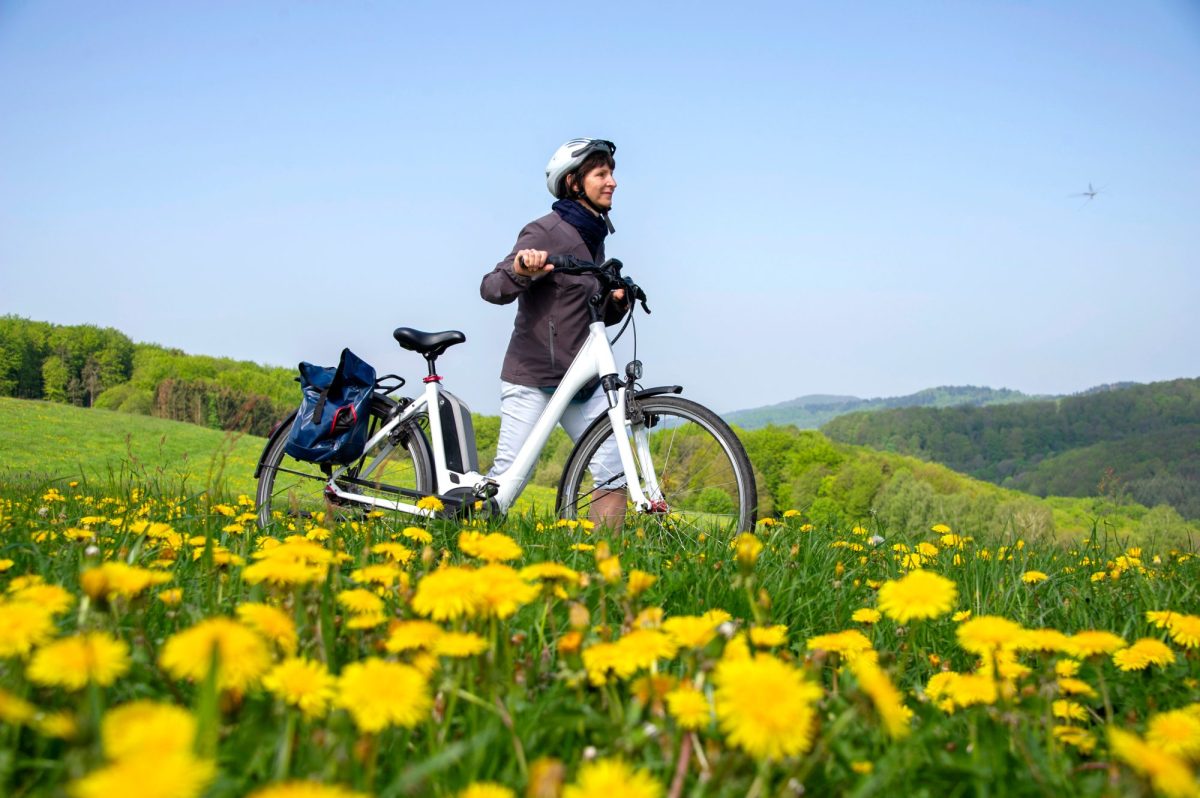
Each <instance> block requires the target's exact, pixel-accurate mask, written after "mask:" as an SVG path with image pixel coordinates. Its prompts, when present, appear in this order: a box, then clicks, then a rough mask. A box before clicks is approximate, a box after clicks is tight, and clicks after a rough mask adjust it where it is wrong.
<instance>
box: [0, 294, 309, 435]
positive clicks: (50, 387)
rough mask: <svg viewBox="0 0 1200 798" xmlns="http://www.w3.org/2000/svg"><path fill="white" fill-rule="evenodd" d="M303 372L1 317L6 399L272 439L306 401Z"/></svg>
mask: <svg viewBox="0 0 1200 798" xmlns="http://www.w3.org/2000/svg"><path fill="white" fill-rule="evenodd" d="M295 374H296V372H295V371H294V370H292V369H284V368H275V367H271V366H262V365H259V364H258V363H251V362H248V361H239V360H231V359H230V358H221V357H208V356H205V355H189V354H186V353H184V352H182V351H180V350H178V349H168V348H166V347H162V346H158V345H157V344H142V343H134V342H133V341H131V340H130V339H129V337H128V336H126V335H125V334H124V333H122V332H120V331H118V330H114V329H112V328H101V327H96V326H93V325H90V324H79V325H70V326H64V325H58V324H50V323H48V322H42V321H30V320H29V319H22V318H18V317H16V316H0V396H12V397H16V398H19V399H45V400H48V401H51V402H60V403H63V404H70V405H75V406H77V407H98V408H104V409H107V410H119V411H122V412H125V413H134V414H138V415H146V416H156V417H158V418H167V419H173V420H175V421H188V422H191V423H193V424H199V425H201V426H205V427H210V428H212V429H222V430H237V431H241V432H250V433H254V434H256V435H265V434H266V433H267V432H268V431H269V430H270V429H271V427H272V426H273V425H274V424H275V422H277V421H279V419H281V418H283V417H284V416H286V415H287V414H288V413H290V412H291V411H292V409H294V408H295V406H296V405H297V404H298V403H299V396H300V393H299V388H298V387H297V386H296V383H295V381H294V377H295Z"/></svg>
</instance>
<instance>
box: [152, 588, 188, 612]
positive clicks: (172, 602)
mask: <svg viewBox="0 0 1200 798" xmlns="http://www.w3.org/2000/svg"><path fill="white" fill-rule="evenodd" d="M158 600H159V601H161V602H162V603H163V604H166V605H167V606H168V607H178V606H179V604H180V602H182V601H183V588H181V587H173V588H170V589H169V590H163V591H160V592H159V594H158Z"/></svg>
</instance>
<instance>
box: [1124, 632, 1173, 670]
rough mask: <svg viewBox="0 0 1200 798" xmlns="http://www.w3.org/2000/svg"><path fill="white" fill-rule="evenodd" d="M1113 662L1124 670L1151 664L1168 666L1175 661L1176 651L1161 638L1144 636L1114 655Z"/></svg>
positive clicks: (1140, 668) (1138, 668)
mask: <svg viewBox="0 0 1200 798" xmlns="http://www.w3.org/2000/svg"><path fill="white" fill-rule="evenodd" d="M1112 661H1113V664H1114V665H1116V666H1117V667H1118V668H1119V669H1120V670H1123V671H1140V670H1144V669H1146V668H1148V667H1150V666H1151V665H1159V666H1166V665H1170V664H1171V663H1173V662H1174V661H1175V652H1174V651H1172V650H1171V647H1170V646H1168V645H1167V644H1166V643H1164V642H1162V641H1161V640H1156V639H1155V638H1153V637H1143V638H1142V639H1140V640H1138V641H1136V642H1135V643H1134V644H1133V645H1131V646H1130V647H1129V648H1123V649H1121V650H1119V651H1117V652H1116V653H1115V654H1113V655H1112Z"/></svg>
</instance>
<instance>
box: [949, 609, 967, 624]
mask: <svg viewBox="0 0 1200 798" xmlns="http://www.w3.org/2000/svg"><path fill="white" fill-rule="evenodd" d="M970 618H971V611H970V610H959V611H958V612H956V613H954V614H953V615H951V616H950V620H952V621H954V622H955V623H962V622H963V621H967V620H970Z"/></svg>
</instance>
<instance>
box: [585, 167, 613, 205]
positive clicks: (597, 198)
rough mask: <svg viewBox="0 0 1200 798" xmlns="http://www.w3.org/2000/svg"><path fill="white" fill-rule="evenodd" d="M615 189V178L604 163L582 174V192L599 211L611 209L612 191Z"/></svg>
mask: <svg viewBox="0 0 1200 798" xmlns="http://www.w3.org/2000/svg"><path fill="white" fill-rule="evenodd" d="M616 190H617V178H616V177H614V176H613V171H612V169H609V168H608V166H606V165H603V164H602V165H600V166H597V167H596V168H595V169H593V170H592V171H590V172H588V173H587V174H586V175H584V176H583V193H584V194H585V195H586V196H587V198H588V202H590V203H591V204H592V205H593V207H596V208H598V209H600V210H601V211H610V210H612V204H613V202H612V198H613V192H614V191H616Z"/></svg>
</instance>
